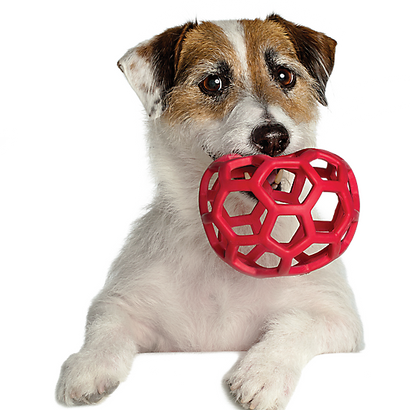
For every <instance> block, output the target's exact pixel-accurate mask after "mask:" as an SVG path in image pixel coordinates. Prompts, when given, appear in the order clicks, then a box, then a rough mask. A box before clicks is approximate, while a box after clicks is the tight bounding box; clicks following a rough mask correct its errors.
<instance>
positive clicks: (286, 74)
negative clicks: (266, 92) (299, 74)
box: [275, 67, 296, 88]
mask: <svg viewBox="0 0 410 410" xmlns="http://www.w3.org/2000/svg"><path fill="white" fill-rule="evenodd" d="M275 79H276V81H277V82H278V83H279V84H280V85H281V86H282V87H284V88H290V87H293V86H294V85H295V83H296V75H295V74H294V73H293V72H292V71H290V70H289V69H288V68H285V67H278V68H277V69H276V71H275Z"/></svg>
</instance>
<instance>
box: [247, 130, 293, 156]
mask: <svg viewBox="0 0 410 410" xmlns="http://www.w3.org/2000/svg"><path fill="white" fill-rule="evenodd" d="M251 141H252V143H253V144H254V145H255V146H256V147H257V148H258V149H259V150H260V151H261V153H262V154H266V155H269V156H271V157H275V156H277V155H280V154H281V153H282V152H283V151H285V149H286V148H287V147H288V145H289V143H290V138H289V133H288V131H287V130H286V128H285V127H284V126H283V125H282V124H265V125H261V126H259V127H256V128H254V130H253V131H252V134H251Z"/></svg>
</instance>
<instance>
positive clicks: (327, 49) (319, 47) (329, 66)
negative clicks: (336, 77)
mask: <svg viewBox="0 0 410 410" xmlns="http://www.w3.org/2000/svg"><path fill="white" fill-rule="evenodd" d="M268 20H272V21H275V22H277V23H279V24H280V25H281V26H282V27H283V28H284V29H285V31H286V32H287V34H288V36H289V39H290V40H291V41H292V43H293V45H294V47H295V50H296V54H297V57H298V59H299V61H300V62H301V63H302V64H303V65H304V66H305V67H306V69H307V70H308V72H309V74H310V75H311V76H312V77H313V78H314V79H315V80H316V84H317V87H316V91H317V99H318V101H319V102H320V103H321V104H323V105H325V106H326V105H327V100H326V96H325V90H326V84H327V81H328V79H329V76H330V74H331V73H332V70H333V65H334V61H335V49H336V44H337V43H336V41H335V40H333V39H332V38H330V37H328V36H326V35H325V34H323V33H319V32H317V31H314V30H311V29H310V28H307V27H304V26H299V25H296V24H294V23H291V22H290V21H287V20H285V19H283V18H282V17H280V16H278V15H277V14H272V15H271V16H269V17H268Z"/></svg>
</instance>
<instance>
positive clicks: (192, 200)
mask: <svg viewBox="0 0 410 410" xmlns="http://www.w3.org/2000/svg"><path fill="white" fill-rule="evenodd" d="M335 45H336V43H335V41H334V40H332V39H330V38H329V37H327V36H325V35H324V34H321V33H317V32H315V31H313V30H310V29H307V28H305V27H301V26H296V25H294V24H292V23H290V22H287V21H286V20H284V19H282V18H280V17H279V16H276V15H272V16H270V17H268V18H267V19H266V20H264V21H261V20H254V21H247V20H243V21H223V22H214V23H211V22H206V23H201V24H197V23H188V24H186V25H184V26H180V27H176V28H174V29H170V30H167V31H166V32H164V33H163V34H161V35H159V36H157V37H154V38H153V39H152V40H150V41H148V42H145V43H142V44H140V45H139V46H137V47H136V48H134V49H132V50H130V51H129V52H128V53H126V54H125V56H124V57H123V58H122V59H121V60H120V61H119V67H120V68H121V70H122V71H123V72H124V73H125V75H126V77H127V79H128V81H129V82H130V84H131V86H132V87H133V88H134V90H135V91H136V92H137V94H138V96H139V97H140V98H141V100H142V102H143V104H144V107H145V109H146V110H147V113H148V115H149V117H150V119H149V121H148V128H149V130H148V136H149V150H150V156H151V160H152V164H153V171H154V174H155V177H156V182H157V192H156V195H155V198H154V201H153V203H152V206H151V208H150V210H149V211H148V212H147V214H146V215H145V216H144V217H142V218H141V219H140V220H139V221H137V223H136V224H135V226H134V228H133V230H132V232H131V235H130V237H129V239H128V241H127V243H126V245H125V247H124V248H123V250H122V252H121V254H120V256H119V257H118V259H117V260H116V261H115V262H114V263H113V265H112V268H111V271H110V274H109V277H108V279H107V282H106V284H105V286H104V288H103V290H102V291H101V292H100V294H99V295H98V296H97V297H96V298H95V300H94V302H93V304H92V306H91V308H90V311H89V315H88V321H87V329H86V337H85V343H84V346H83V348H82V349H81V350H80V352H79V353H77V354H75V355H72V356H70V357H69V358H68V360H67V361H66V363H65V364H64V365H63V367H62V372H61V376H60V380H59V383H58V386H57V399H58V400H59V401H60V402H62V403H65V404H68V405H73V404H83V403H94V402H98V401H99V400H100V399H101V398H103V397H104V396H106V395H108V394H109V393H111V392H112V391H113V390H114V389H115V388H116V386H117V385H118V384H119V382H122V381H123V380H125V378H126V376H127V374H128V372H129V370H130V368H131V364H132V361H133V358H134V355H135V354H136V353H139V352H148V351H149V352H151V351H168V352H169V351H224V350H240V351H246V354H244V356H243V358H242V359H241V361H240V362H239V363H238V364H237V365H236V366H235V368H234V369H233V370H232V371H231V372H230V374H229V375H228V376H227V381H228V383H229V385H230V387H231V390H232V392H233V394H234V396H235V397H236V398H237V399H238V400H239V401H240V402H242V404H243V405H244V406H245V407H246V406H247V407H250V408H251V409H252V408H257V409H283V408H284V407H285V406H286V404H287V402H288V400H289V398H290V396H291V394H292V392H293V390H294V388H295V385H296V383H297V380H298V378H299V376H300V373H301V370H302V368H303V366H304V365H305V364H306V363H307V362H308V361H309V360H310V359H311V358H312V357H314V356H315V355H317V354H321V353H326V352H352V351H358V350H360V349H361V348H362V347H363V338H362V326H361V322H360V319H359V317H358V314H357V312H356V308H355V302H354V298H353V295H352V292H351V290H350V288H349V286H348V284H347V282H346V279H345V274H344V269H343V266H342V264H341V262H340V261H335V262H333V263H332V264H330V265H328V266H327V267H325V268H322V269H320V270H318V271H315V272H312V273H311V274H309V275H304V276H298V277H284V278H272V279H255V278H252V277H248V276H246V275H243V274H240V273H238V272H236V271H235V270H233V269H232V268H231V267H229V266H228V265H227V264H225V263H224V262H223V261H221V260H220V259H219V258H218V256H217V255H216V254H215V253H214V251H213V250H212V249H211V247H210V245H209V243H208V242H207V238H206V236H205V233H204V230H203V227H202V225H201V220H200V216H199V212H198V187H199V182H200V179H201V177H202V175H203V172H204V171H205V169H206V167H207V166H208V165H209V164H210V163H211V162H212V159H214V158H217V157H219V156H221V155H223V154H227V153H232V152H235V153H240V154H242V155H253V154H257V153H261V152H263V153H265V154H268V155H279V154H283V153H284V154H287V153H291V152H295V151H297V150H299V149H302V148H306V147H312V146H314V144H315V125H316V121H317V118H318V107H317V102H318V101H319V102H320V103H322V104H324V105H325V104H326V99H325V95H324V91H325V86H326V83H327V80H328V76H329V75H330V73H331V71H332V68H333V59H334V49H335ZM283 184H286V181H284V182H283ZM254 200H255V199H252V198H250V197H248V196H246V195H244V194H241V193H238V195H237V197H236V198H235V199H234V200H233V203H232V204H231V206H234V207H242V206H246V204H247V203H249V201H254ZM287 229H292V228H291V227H287V226H284V227H283V230H284V232H285V231H286V230H287Z"/></svg>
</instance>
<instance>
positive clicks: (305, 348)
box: [227, 310, 361, 410]
mask: <svg viewBox="0 0 410 410" xmlns="http://www.w3.org/2000/svg"><path fill="white" fill-rule="evenodd" d="M349 322H350V323H349ZM354 322H355V321H354ZM360 340H361V325H360V321H357V323H352V322H351V320H350V319H349V318H346V317H345V318H343V317H337V316H335V315H332V316H329V315H311V314H309V313H307V312H304V311H298V310H292V311H288V312H285V313H282V314H280V315H277V316H276V317H275V318H274V319H271V320H270V321H269V322H268V323H267V325H266V331H265V332H264V334H263V336H262V337H261V339H260V340H259V341H258V342H257V343H256V344H255V345H254V346H252V347H251V349H250V350H249V351H248V352H247V353H246V354H245V355H244V357H243V358H242V359H241V360H240V361H239V362H238V363H237V364H236V365H235V366H234V368H233V369H232V370H231V372H230V373H229V374H228V376H227V382H228V385H229V386H230V389H231V392H232V394H233V395H234V397H235V398H236V400H237V401H238V402H240V403H241V404H242V405H243V407H245V408H250V409H256V410H283V409H284V408H285V407H286V405H287V403H288V401H289V400H290V397H291V395H292V393H293V391H294V389H295V387H296V384H297V382H298V380H299V377H300V374H301V371H302V369H303V367H304V366H305V365H306V364H307V362H308V361H309V360H310V359H311V358H313V357H314V356H315V355H317V354H321V353H327V352H345V351H357V350H359V349H360V348H361V346H360Z"/></svg>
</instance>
